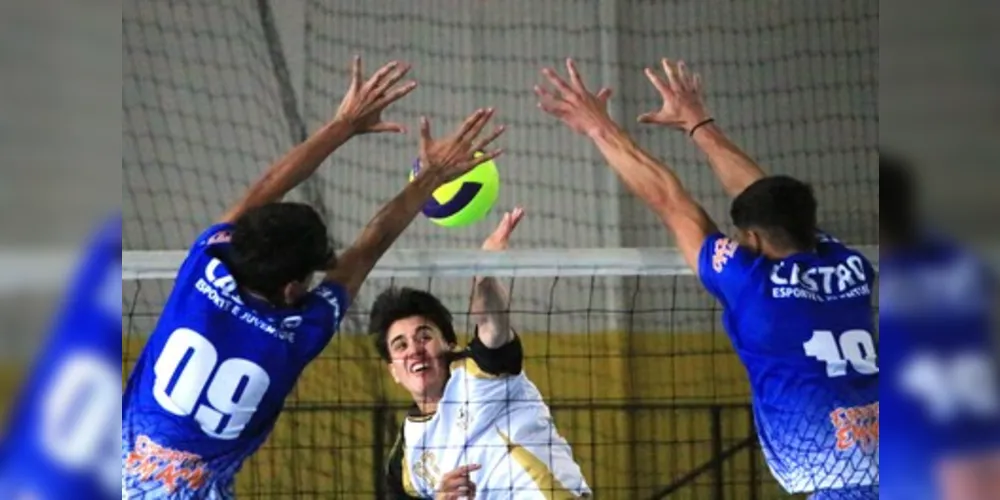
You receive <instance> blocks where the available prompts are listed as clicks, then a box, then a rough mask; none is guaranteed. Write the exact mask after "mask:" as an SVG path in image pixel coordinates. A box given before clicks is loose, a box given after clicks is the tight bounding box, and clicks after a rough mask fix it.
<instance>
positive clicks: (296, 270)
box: [225, 202, 334, 304]
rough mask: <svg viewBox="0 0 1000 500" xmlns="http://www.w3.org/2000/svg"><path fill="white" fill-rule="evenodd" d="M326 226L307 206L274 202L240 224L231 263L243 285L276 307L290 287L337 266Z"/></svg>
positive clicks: (228, 259) (247, 215)
mask: <svg viewBox="0 0 1000 500" xmlns="http://www.w3.org/2000/svg"><path fill="white" fill-rule="evenodd" d="M333 259H334V255H333V249H332V248H331V244H330V239H329V237H328V236H327V230H326V224H325V223H323V219H322V218H321V217H320V215H319V213H317V212H316V210H315V209H314V208H312V207H311V206H309V205H306V204H303V203H285V202H282V203H271V204H267V205H263V206H261V207H257V208H254V209H251V210H248V211H247V212H246V213H244V214H243V215H242V216H241V217H240V218H239V219H237V220H236V223H235V227H234V228H233V236H232V244H231V251H230V252H228V254H227V255H226V259H225V260H226V263H227V265H228V266H229V268H230V271H231V272H232V273H233V277H235V278H236V282H237V283H239V284H240V286H242V287H245V288H247V289H248V290H251V291H253V292H256V293H259V294H261V295H263V296H264V297H266V298H267V299H268V300H269V301H271V302H273V303H275V304H283V303H284V288H285V287H286V286H287V285H288V284H290V283H293V282H302V281H305V280H307V279H308V278H309V277H310V276H311V275H312V273H314V272H316V271H318V270H321V269H324V268H326V267H327V266H328V265H330V264H332V263H333Z"/></svg>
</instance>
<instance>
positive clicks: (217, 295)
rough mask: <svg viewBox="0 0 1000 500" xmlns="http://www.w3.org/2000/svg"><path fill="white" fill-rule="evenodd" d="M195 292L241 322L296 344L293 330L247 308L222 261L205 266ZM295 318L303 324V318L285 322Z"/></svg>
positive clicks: (213, 260)
mask: <svg viewBox="0 0 1000 500" xmlns="http://www.w3.org/2000/svg"><path fill="white" fill-rule="evenodd" d="M195 290H198V292H200V293H201V294H202V295H204V296H205V298H207V299H208V300H209V302H211V303H212V304H214V305H215V307H216V308H218V309H219V310H221V311H224V312H228V313H229V314H231V315H233V316H234V317H236V318H238V319H239V320H240V321H241V322H243V323H246V324H247V325H250V326H252V327H254V328H256V329H258V330H260V331H262V332H264V333H266V334H267V335H270V336H272V337H274V338H276V339H278V340H281V341H284V342H288V343H289V344H294V343H295V332H294V331H288V330H291V328H284V327H282V328H280V329H279V328H277V327H276V326H274V324H272V322H271V321H269V320H267V319H265V318H261V317H260V316H258V315H257V313H256V312H255V311H252V310H250V309H247V308H246V306H245V305H244V303H243V299H241V298H240V296H239V293H238V292H237V285H236V279H235V278H233V277H232V275H230V274H228V273H226V272H225V268H224V267H222V261H220V260H219V259H212V260H211V261H209V263H208V265H207V266H205V274H204V276H203V277H202V278H199V279H198V281H197V282H196V283H195ZM295 318H299V324H301V323H302V321H301V320H302V317H301V316H291V317H289V318H286V320H285V321H290V320H292V321H293V320H294V319H295Z"/></svg>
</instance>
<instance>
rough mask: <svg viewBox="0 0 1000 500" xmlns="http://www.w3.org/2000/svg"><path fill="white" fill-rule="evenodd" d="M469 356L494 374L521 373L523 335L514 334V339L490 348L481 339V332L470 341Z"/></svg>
mask: <svg viewBox="0 0 1000 500" xmlns="http://www.w3.org/2000/svg"><path fill="white" fill-rule="evenodd" d="M469 356H470V357H471V358H472V360H473V361H475V362H476V364H477V365H479V369H481V370H482V371H484V372H486V373H487V374H489V375H493V376H497V377H499V376H503V375H519V374H520V373H521V370H523V369H524V347H522V346H521V337H520V336H518V335H517V334H514V340H512V341H510V342H508V343H506V344H504V345H502V346H500V347H498V348H496V349H490V348H489V347H486V344H483V341H482V340H479V334H478V333H477V334H476V336H475V337H474V338H473V339H472V342H470V343H469Z"/></svg>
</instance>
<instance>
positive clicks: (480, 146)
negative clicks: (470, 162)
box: [472, 125, 507, 153]
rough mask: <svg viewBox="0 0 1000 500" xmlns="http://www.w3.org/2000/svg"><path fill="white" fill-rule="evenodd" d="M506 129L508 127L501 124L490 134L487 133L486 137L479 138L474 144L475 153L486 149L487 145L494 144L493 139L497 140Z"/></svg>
mask: <svg viewBox="0 0 1000 500" xmlns="http://www.w3.org/2000/svg"><path fill="white" fill-rule="evenodd" d="M506 131H507V127H505V126H504V125H500V126H498V127H496V128H494V129H493V131H492V132H490V135H487V136H486V137H483V138H481V139H479V140H478V141H476V142H475V143H474V144H473V145H472V151H473V153H475V152H477V151H485V150H486V147H487V146H489V145H490V144H492V143H493V141H495V140H497V139H498V138H499V137H500V136H501V135H503V133H504V132H506Z"/></svg>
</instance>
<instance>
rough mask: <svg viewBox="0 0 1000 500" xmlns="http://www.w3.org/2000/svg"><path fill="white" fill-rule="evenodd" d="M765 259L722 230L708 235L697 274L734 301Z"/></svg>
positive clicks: (716, 292)
mask: <svg viewBox="0 0 1000 500" xmlns="http://www.w3.org/2000/svg"><path fill="white" fill-rule="evenodd" d="M761 262H762V259H761V258H760V257H759V256H758V255H756V254H755V253H754V252H751V251H750V250H747V249H746V248H744V247H742V246H740V244H739V243H738V242H737V241H735V240H733V239H730V238H727V237H726V236H725V235H723V234H721V233H716V234H712V235H709V236H708V238H706V239H705V243H704V244H703V245H702V248H701V253H700V255H699V258H698V275H699V278H701V281H702V283H703V284H704V285H705V287H706V288H707V289H708V291H709V292H711V293H712V294H713V295H715V296H716V297H718V298H720V299H728V300H732V299H733V298H734V296H735V295H736V294H737V293H738V292H739V291H740V290H741V289H742V288H743V287H744V286H745V285H746V284H747V283H748V282H749V281H751V279H752V278H753V276H754V275H755V274H757V271H758V270H759V269H760V264H761Z"/></svg>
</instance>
